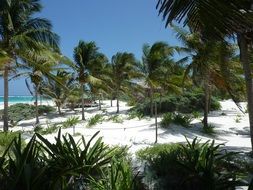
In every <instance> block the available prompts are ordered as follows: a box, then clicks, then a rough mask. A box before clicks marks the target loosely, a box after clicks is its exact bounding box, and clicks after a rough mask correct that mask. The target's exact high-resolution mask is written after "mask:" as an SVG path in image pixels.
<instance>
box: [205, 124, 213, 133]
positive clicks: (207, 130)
mask: <svg viewBox="0 0 253 190" xmlns="http://www.w3.org/2000/svg"><path fill="white" fill-rule="evenodd" d="M202 132H203V133H204V134H207V135H215V130H214V126H212V125H211V124H209V125H208V127H203V128H202Z"/></svg>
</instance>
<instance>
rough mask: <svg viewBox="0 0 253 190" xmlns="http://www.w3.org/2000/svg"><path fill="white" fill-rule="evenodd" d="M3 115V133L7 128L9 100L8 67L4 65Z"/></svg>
mask: <svg viewBox="0 0 253 190" xmlns="http://www.w3.org/2000/svg"><path fill="white" fill-rule="evenodd" d="M3 77H4V115H3V120H4V127H3V129H4V131H5V132H6V131H8V129H9V126H8V101H9V100H8V98H9V66H8V65H5V67H4V74H3Z"/></svg>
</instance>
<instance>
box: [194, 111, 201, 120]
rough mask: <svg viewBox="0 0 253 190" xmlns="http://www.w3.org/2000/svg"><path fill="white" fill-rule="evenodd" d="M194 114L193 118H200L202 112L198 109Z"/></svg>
mask: <svg viewBox="0 0 253 190" xmlns="http://www.w3.org/2000/svg"><path fill="white" fill-rule="evenodd" d="M192 116H193V118H196V119H199V118H200V117H201V114H200V112H198V111H194V112H192Z"/></svg>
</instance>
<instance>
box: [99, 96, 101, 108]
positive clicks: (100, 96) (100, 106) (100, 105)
mask: <svg viewBox="0 0 253 190" xmlns="http://www.w3.org/2000/svg"><path fill="white" fill-rule="evenodd" d="M98 107H99V110H101V95H100V94H99V99H98Z"/></svg>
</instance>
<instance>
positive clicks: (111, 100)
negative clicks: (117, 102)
mask: <svg viewBox="0 0 253 190" xmlns="http://www.w3.org/2000/svg"><path fill="white" fill-rule="evenodd" d="M111 107H112V98H111Z"/></svg>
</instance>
